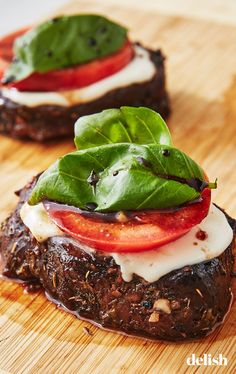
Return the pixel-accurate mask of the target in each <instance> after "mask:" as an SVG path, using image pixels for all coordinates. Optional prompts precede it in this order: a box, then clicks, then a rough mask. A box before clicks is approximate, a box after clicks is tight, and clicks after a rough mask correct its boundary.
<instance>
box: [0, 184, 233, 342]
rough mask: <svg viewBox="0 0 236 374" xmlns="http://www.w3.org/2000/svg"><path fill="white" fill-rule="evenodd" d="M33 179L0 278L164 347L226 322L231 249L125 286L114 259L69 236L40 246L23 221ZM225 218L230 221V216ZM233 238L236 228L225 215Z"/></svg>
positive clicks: (9, 236) (11, 221) (8, 235)
mask: <svg viewBox="0 0 236 374" xmlns="http://www.w3.org/2000/svg"><path fill="white" fill-rule="evenodd" d="M34 184H35V179H34V180H33V181H32V182H31V183H29V184H28V185H27V186H26V187H25V188H23V189H22V190H21V191H20V192H19V193H18V194H19V203H18V205H17V207H16V209H15V211H14V212H13V213H12V214H11V216H10V217H9V218H8V219H7V220H6V221H5V223H4V224H3V227H2V234H1V238H0V253H1V256H2V261H3V275H4V276H6V277H9V278H11V279H15V280H21V281H23V282H24V283H25V284H28V285H40V286H42V288H43V289H44V290H45V293H46V296H47V297H48V298H49V299H50V300H51V301H53V302H55V303H56V304H58V305H60V306H63V307H64V308H65V309H66V310H67V311H71V312H72V313H73V314H75V315H76V316H77V317H78V318H81V319H85V320H89V321H91V322H92V323H94V324H96V325H97V326H99V327H102V328H105V329H110V330H114V331H118V332H120V333H125V334H129V335H134V336H139V337H144V338H148V339H154V340H164V341H185V340H190V339H198V338H202V337H204V336H206V335H208V334H209V333H211V332H212V331H213V330H214V329H215V328H216V327H217V326H218V325H219V324H220V323H222V321H223V320H224V318H225V316H226V314H227V312H228V310H229V308H230V304H231V301H232V292H231V273H232V269H233V247H234V245H233V242H232V243H231V245H230V246H229V247H228V248H226V249H225V251H224V252H223V253H222V254H221V255H220V256H218V257H216V258H214V259H211V260H209V261H205V262H202V263H199V264H196V265H192V266H185V267H183V268H181V269H178V270H175V271H172V272H171V273H169V274H166V275H165V276H163V277H161V278H160V279H159V280H158V281H156V282H153V283H149V282H147V281H145V280H144V279H143V278H141V277H139V276H137V275H135V276H134V277H133V280H132V281H130V282H125V281H124V280H123V279H122V274H121V271H120V267H119V266H118V265H117V264H116V263H115V261H114V259H113V257H111V256H105V255H104V253H102V252H95V253H93V254H91V253H89V252H87V251H86V250H84V249H83V248H81V247H80V245H79V244H78V242H76V241H75V240H74V239H72V238H70V237H68V236H63V237H61V236H58V237H51V238H49V239H48V240H46V241H45V242H43V243H39V242H37V240H36V239H35V238H34V237H33V236H32V234H31V232H30V231H29V229H28V228H27V227H26V226H25V225H24V224H23V222H22V220H21V218H20V209H21V207H22V205H23V204H24V202H25V201H27V200H28V197H29V194H30V192H31V190H32V187H33V186H34ZM225 215H226V214H225ZM226 218H227V220H228V222H229V224H230V226H231V227H232V229H233V230H234V232H235V227H236V221H235V220H234V219H232V218H230V217H229V216H228V215H226Z"/></svg>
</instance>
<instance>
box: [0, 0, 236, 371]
mask: <svg viewBox="0 0 236 374" xmlns="http://www.w3.org/2000/svg"><path fill="white" fill-rule="evenodd" d="M138 3H139V2H137V1H136V3H135V2H134V1H132V0H130V1H129V0H126V1H120V2H119V1H108V0H107V1H105V0H104V1H88V0H84V1H75V2H73V3H71V4H69V5H67V6H66V9H64V11H66V12H68V13H71V12H98V13H100V12H102V13H104V14H106V15H109V16H110V17H112V18H113V19H115V20H117V21H120V22H122V23H124V24H125V25H127V26H128V27H129V28H130V30H131V37H132V39H133V40H140V41H142V42H143V43H145V44H146V45H147V46H149V47H153V48H156V47H161V48H162V49H163V51H164V53H165V55H166V56H167V60H166V66H167V76H168V89H169V93H170V98H171V103H172V110H173V113H172V116H171V118H170V120H169V121H168V123H169V126H170V128H171V130H172V135H173V139H174V143H175V145H176V146H177V147H179V148H181V149H182V150H183V151H185V152H186V153H188V154H189V155H191V156H192V157H193V158H194V159H195V160H196V161H198V162H199V163H200V164H201V165H202V166H203V167H204V168H205V170H206V171H207V173H208V175H209V177H210V179H212V180H214V178H216V177H217V178H218V182H219V188H218V189H217V191H216V192H214V193H213V197H214V201H215V202H216V203H217V204H219V205H220V206H222V207H223V208H225V209H226V210H227V211H228V213H230V214H231V215H232V216H234V217H236V188H235V186H236V173H235V170H236V47H235V41H236V24H235V25H234V22H233V21H232V20H233V18H232V14H229V19H230V22H229V23H227V17H225V12H223V10H224V6H223V4H224V1H223V0H222V1H221V4H222V9H223V10H222V13H223V14H224V17H223V18H222V19H221V18H220V13H221V10H220V8H219V9H218V16H219V17H216V20H214V17H212V13H211V12H210V11H209V9H208V8H207V7H206V9H208V11H209V13H206V14H204V20H203V19H202V18H201V17H195V16H194V13H193V14H192V13H191V12H190V13H189V14H190V16H188V12H187V13H184V14H185V16H181V15H180V14H181V12H179V10H178V12H176V9H177V8H178V6H177V3H178V1H177V0H176V2H174V1H172V4H174V3H175V4H176V7H175V11H173V14H172V13H171V8H170V9H168V15H167V13H165V12H164V11H163V12H160V11H159V10H158V9H159V8H158V4H159V3H160V1H157V3H155V2H154V1H151V0H150V1H145V2H144V3H143V2H142V4H141V2H140V4H138ZM207 3H210V4H211V1H208V2H207ZM134 5H135V6H134ZM32 6H33V5H32ZM59 13H60V12H59ZM196 14H197V13H196ZM207 14H209V19H211V20H208V18H207ZM235 19H236V17H235ZM70 150H73V142H72V140H67V141H63V142H60V143H58V142H51V143H48V144H44V145H43V144H34V143H33V142H29V141H28V142H20V141H17V140H11V139H8V138H5V137H0V181H1V187H0V191H1V211H0V219H1V220H3V219H4V218H5V217H6V216H7V214H9V212H10V211H11V209H12V208H13V207H14V205H15V204H16V201H17V199H16V197H14V194H13V192H14V191H15V190H17V189H19V188H20V187H21V186H23V185H24V184H25V183H26V182H27V181H28V180H29V178H30V177H31V176H32V175H34V174H37V173H38V172H40V171H41V170H43V169H45V168H46V167H47V166H48V165H50V164H51V163H52V162H53V161H54V160H55V159H56V158H57V157H58V156H59V155H63V154H64V153H66V152H68V151H70ZM235 310H236V306H235V304H234V306H233V308H232V309H231V312H230V314H229V316H228V317H227V319H226V321H225V324H224V325H223V326H222V327H220V328H219V329H218V330H217V331H215V333H213V334H212V335H210V336H209V337H208V338H206V339H204V340H202V341H198V342H194V343H185V344H164V343H153V342H146V341H142V340H138V339H134V338H128V337H124V336H121V335H117V334H115V333H108V332H104V331H101V330H99V329H97V328H95V327H93V326H90V325H88V323H84V322H81V321H79V320H77V319H75V318H74V317H72V316H71V315H68V314H66V313H64V312H62V311H60V310H58V309H57V308H56V307H55V306H54V305H53V304H51V303H50V302H48V301H47V300H46V299H45V297H44V295H43V293H40V292H39V293H35V294H31V295H29V294H26V293H24V291H23V289H22V288H21V286H19V285H17V284H14V283H11V282H5V281H0V373H12V374H13V373H14V374H20V373H24V374H25V373H31V374H34V373H37V374H38V373H42V374H45V373H50V374H51V373H60V374H61V373H86V374H87V373H93V374H97V373H103V374H110V373H112V374H113V373H150V374H156V373H164V374H165V373H168V374H169V373H170V374H172V373H195V372H196V370H198V369H197V367H189V366H187V364H186V358H187V357H188V356H190V355H191V354H193V353H195V354H196V356H202V355H203V354H204V353H205V354H211V355H212V356H217V355H218V354H220V353H222V354H223V356H225V357H227V359H228V366H227V367H226V368H222V367H221V368H219V367H215V368H214V367H204V368H201V369H200V370H199V372H204V373H217V372H219V373H221V372H222V373H224V372H226V371H227V373H234V372H236V368H235V353H236V352H235V346H236V339H235V326H236V317H235ZM86 326H87V327H89V329H90V331H91V333H92V335H88V334H87V333H86V331H85V330H84V327H86Z"/></svg>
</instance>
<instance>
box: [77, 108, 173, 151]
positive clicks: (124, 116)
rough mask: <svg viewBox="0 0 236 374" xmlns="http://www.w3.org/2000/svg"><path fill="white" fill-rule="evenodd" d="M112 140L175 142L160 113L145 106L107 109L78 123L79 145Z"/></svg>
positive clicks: (118, 141)
mask: <svg viewBox="0 0 236 374" xmlns="http://www.w3.org/2000/svg"><path fill="white" fill-rule="evenodd" d="M112 143H136V144H152V143H154V144H166V145H171V136H170V132H169V129H168V127H167V125H166V123H165V121H164V120H163V119H162V117H161V116H160V114H158V113H156V112H154V111H153V110H151V109H148V108H143V107H140V108H133V107H128V106H124V107H121V108H120V109H107V110H104V111H103V112H101V113H97V114H92V115H88V116H84V117H81V118H79V119H78V120H77V122H76V123H75V145H76V147H77V149H85V148H91V147H97V146H100V145H104V144H112Z"/></svg>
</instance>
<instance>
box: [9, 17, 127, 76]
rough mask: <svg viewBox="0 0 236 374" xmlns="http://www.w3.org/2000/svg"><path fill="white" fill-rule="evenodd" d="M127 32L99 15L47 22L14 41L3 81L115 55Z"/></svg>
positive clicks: (60, 18)
mask: <svg viewBox="0 0 236 374" xmlns="http://www.w3.org/2000/svg"><path fill="white" fill-rule="evenodd" d="M126 39H127V30H126V29H125V28H124V27H122V26H120V25H118V24H116V23H114V22H112V21H110V20H108V19H106V18H105V17H101V16H98V15H73V16H62V17H58V18H55V19H53V20H49V21H46V22H44V23H42V24H40V25H39V26H37V27H35V28H33V29H31V30H30V31H28V32H26V33H25V34H24V35H22V36H21V37H19V38H17V39H16V40H15V43H14V55H15V62H14V63H12V64H11V65H10V67H9V69H8V70H7V72H6V74H5V76H4V78H3V80H4V81H5V82H7V81H9V80H11V81H12V80H13V79H12V78H14V80H15V81H19V80H22V79H24V78H26V77H27V76H29V75H30V74H32V72H39V73H44V72H47V71H50V70H55V69H61V68H66V67H69V66H73V65H78V64H83V63H86V62H89V61H92V60H94V59H98V58H101V57H104V56H107V55H109V54H111V53H114V52H116V51H117V50H118V49H120V48H121V47H122V46H123V45H124V43H125V40H126Z"/></svg>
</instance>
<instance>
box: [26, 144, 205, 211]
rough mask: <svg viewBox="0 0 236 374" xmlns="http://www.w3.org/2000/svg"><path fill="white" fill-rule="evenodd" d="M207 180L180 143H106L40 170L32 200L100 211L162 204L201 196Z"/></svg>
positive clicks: (161, 205)
mask: <svg viewBox="0 0 236 374" xmlns="http://www.w3.org/2000/svg"><path fill="white" fill-rule="evenodd" d="M194 186H195V187H194ZM205 186H206V183H205V182H204V173H203V171H202V169H201V168H200V167H199V166H198V165H197V164H196V163H195V162H194V161H193V160H192V159H191V158H189V157H188V156H187V155H185V154H184V153H183V152H181V151H179V150H178V149H176V148H172V147H169V146H167V145H159V144H150V145H136V144H128V143H122V144H108V145H103V146H99V147H94V148H89V149H85V150H79V151H76V152H73V153H70V154H67V155H65V156H64V157H62V158H61V159H60V160H58V161H57V162H56V163H55V164H54V165H52V166H51V167H50V168H49V169H48V170H47V171H46V172H44V173H43V174H42V175H41V176H40V178H39V180H38V182H37V184H36V186H35V188H34V189H33V191H32V194H31V196H30V199H29V204H32V205H33V204H37V203H39V202H40V201H42V200H44V199H49V200H53V201H57V202H61V203H66V204H69V205H73V206H76V207H79V208H81V209H88V208H89V207H91V206H94V208H96V209H95V210H96V211H100V212H112V211H119V210H141V209H164V208H170V207H175V206H178V205H181V204H183V203H186V202H188V201H191V200H193V199H195V198H197V197H199V191H200V190H201V189H202V188H204V187H205Z"/></svg>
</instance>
